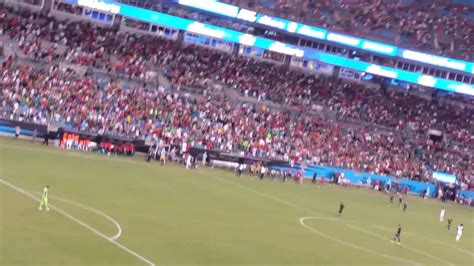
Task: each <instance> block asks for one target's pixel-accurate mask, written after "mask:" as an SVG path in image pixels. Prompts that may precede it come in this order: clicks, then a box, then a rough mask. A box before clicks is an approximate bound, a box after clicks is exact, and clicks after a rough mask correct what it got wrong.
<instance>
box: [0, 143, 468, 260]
mask: <svg viewBox="0 0 474 266" xmlns="http://www.w3.org/2000/svg"><path fill="white" fill-rule="evenodd" d="M0 157H1V159H0V265H30V264H36V265H99V264H102V265H119V264H120V265H147V264H148V265H150V264H156V265H177V264H183V265H184V264H186V265H209V264H214V265H232V264H233V265H237V264H240V265H249V264H254V265H257V264H258V265H269V264H281V265H297V264H300V265H303V264H306V265H327V264H333V265H369V264H370V265H414V264H424V265H473V264H474V221H473V220H474V210H473V209H472V208H469V207H463V206H458V205H454V204H451V203H450V204H442V203H441V202H438V201H435V200H423V199H420V198H419V197H414V196H410V197H409V198H408V199H407V202H408V209H407V212H406V213H403V212H402V211H401V210H400V208H399V207H398V202H396V203H395V204H394V205H393V206H390V207H389V206H388V205H387V203H388V196H387V195H385V194H382V193H376V192H371V191H368V190H365V189H354V188H343V187H334V186H332V185H324V186H322V187H320V188H318V187H317V186H315V185H310V184H309V183H307V184H302V185H297V184H294V183H293V182H287V183H282V182H274V181H270V180H264V181H261V180H258V179H253V178H251V177H248V176H242V177H240V178H239V177H236V176H235V175H234V174H233V173H231V172H230V171H223V170H217V169H209V168H200V169H198V170H186V169H184V168H183V167H181V166H177V165H174V164H169V165H166V166H160V165H159V164H158V163H146V162H145V160H144V157H142V156H140V155H137V156H135V157H133V158H124V157H118V158H117V157H107V156H104V155H96V154H93V153H83V152H77V151H64V150H60V149H57V148H54V147H44V146H41V145H40V144H39V143H31V142H29V141H21V140H19V141H16V140H12V139H6V138H1V139H0ZM47 184H49V185H50V191H49V195H50V197H49V203H50V205H53V206H54V208H53V209H52V210H51V211H50V212H46V211H42V212H40V211H38V202H37V201H35V199H34V198H38V197H39V193H41V191H42V189H43V187H44V186H45V185H47ZM340 201H344V203H345V206H346V208H345V210H344V214H343V216H342V217H338V215H337V210H338V207H339V203H340ZM395 201H397V200H395ZM443 206H444V207H445V208H446V216H445V218H446V219H447V218H448V217H452V218H453V219H454V223H453V227H452V228H451V231H448V230H447V228H446V222H439V218H438V217H439V211H440V209H441V207H443ZM460 223H463V224H464V234H463V236H462V238H461V241H460V242H456V241H455V234H456V226H457V225H458V224H460ZM398 224H401V225H402V228H403V229H402V235H401V238H402V245H396V244H393V243H391V242H390V240H391V238H393V235H394V232H395V230H396V227H397V225H398Z"/></svg>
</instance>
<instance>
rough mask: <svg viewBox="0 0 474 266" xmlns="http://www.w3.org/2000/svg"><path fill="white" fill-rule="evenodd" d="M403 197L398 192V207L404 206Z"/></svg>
mask: <svg viewBox="0 0 474 266" xmlns="http://www.w3.org/2000/svg"><path fill="white" fill-rule="evenodd" d="M402 202H403V197H402V194H398V207H400V208H401V207H402Z"/></svg>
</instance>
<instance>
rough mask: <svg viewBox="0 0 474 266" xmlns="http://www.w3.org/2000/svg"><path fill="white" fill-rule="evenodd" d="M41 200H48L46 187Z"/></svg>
mask: <svg viewBox="0 0 474 266" xmlns="http://www.w3.org/2000/svg"><path fill="white" fill-rule="evenodd" d="M42 199H46V200H47V199H48V188H47V187H45V188H44V190H43V197H42Z"/></svg>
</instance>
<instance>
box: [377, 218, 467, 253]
mask: <svg viewBox="0 0 474 266" xmlns="http://www.w3.org/2000/svg"><path fill="white" fill-rule="evenodd" d="M372 226H373V227H375V228H378V229H380V230H385V231H393V230H392V229H390V228H388V227H384V226H380V225H375V224H374V225H372ZM403 234H404V235H409V236H412V237H413V238H417V239H423V240H424V241H428V242H431V243H434V244H438V245H444V246H447V247H451V248H454V249H457V250H459V251H461V252H464V253H466V254H468V255H469V256H471V257H472V259H473V260H474V253H472V252H471V251H469V250H466V249H463V248H460V247H457V246H455V245H450V244H446V243H444V242H441V241H439V240H434V239H431V238H427V237H424V236H419V235H415V234H411V233H403Z"/></svg>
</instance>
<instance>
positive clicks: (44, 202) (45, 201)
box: [38, 185, 49, 211]
mask: <svg viewBox="0 0 474 266" xmlns="http://www.w3.org/2000/svg"><path fill="white" fill-rule="evenodd" d="M48 190H49V185H47V186H46V187H45V188H44V190H43V195H42V196H41V201H40V206H39V208H38V210H40V211H42V210H43V205H44V206H45V207H46V211H49V207H48Z"/></svg>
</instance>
